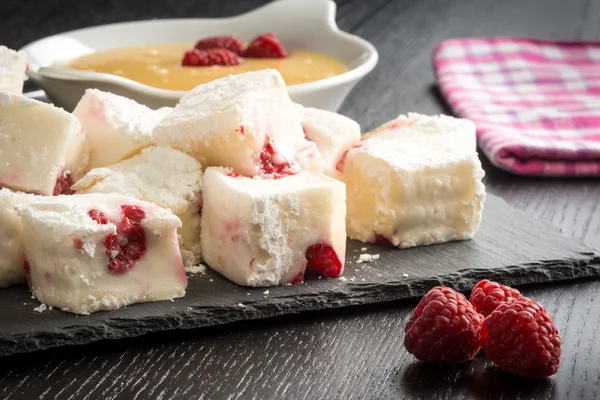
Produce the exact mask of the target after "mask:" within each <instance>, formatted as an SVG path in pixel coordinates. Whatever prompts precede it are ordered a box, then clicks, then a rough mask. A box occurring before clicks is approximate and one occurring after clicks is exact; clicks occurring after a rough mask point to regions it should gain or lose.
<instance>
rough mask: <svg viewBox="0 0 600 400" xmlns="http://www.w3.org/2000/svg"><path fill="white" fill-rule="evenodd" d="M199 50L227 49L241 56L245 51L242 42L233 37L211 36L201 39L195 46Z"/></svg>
mask: <svg viewBox="0 0 600 400" xmlns="http://www.w3.org/2000/svg"><path fill="white" fill-rule="evenodd" d="M194 47H195V48H197V49H198V50H208V49H227V50H229V51H232V52H234V53H235V54H237V55H239V56H241V55H242V52H243V51H244V44H243V43H242V41H241V40H240V39H238V38H236V37H235V36H232V35H222V36H211V37H207V38H204V39H200V40H199V41H198V42H196V45H195V46H194Z"/></svg>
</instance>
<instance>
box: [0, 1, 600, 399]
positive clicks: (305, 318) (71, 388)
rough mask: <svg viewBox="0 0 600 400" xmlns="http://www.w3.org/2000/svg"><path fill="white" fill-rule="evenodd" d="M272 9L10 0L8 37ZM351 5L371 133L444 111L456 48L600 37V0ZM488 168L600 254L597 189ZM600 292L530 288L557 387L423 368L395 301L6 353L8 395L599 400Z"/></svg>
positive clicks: (487, 370)
mask: <svg viewBox="0 0 600 400" xmlns="http://www.w3.org/2000/svg"><path fill="white" fill-rule="evenodd" d="M307 1H310V0H307ZM261 3H262V2H261V1H233V0H232V1H208V0H204V1H192V0H183V1H176V0H166V1H162V2H152V3H151V4H150V3H149V2H147V1H143V0H135V1H127V2H120V1H106V0H105V1H100V0H98V1H90V2H83V1H74V0H61V1H58V0H46V1H44V2H40V1H33V0H30V1H22V0H4V1H3V2H2V4H1V5H0V10H1V11H0V26H1V28H0V41H1V42H2V43H3V44H6V45H9V46H12V47H19V46H21V45H23V44H25V43H27V42H29V41H30V40H33V39H36V38H39V37H42V36H45V35H48V34H51V33H57V32H60V31H64V30H68V29H74V28H78V27H83V26H87V25H90V24H100V23H106V22H115V21H124V20H134V19H140V18H152V17H160V18H166V17H196V16H210V17H217V16H229V15H234V14H237V13H239V12H243V11H246V10H249V9H252V8H254V7H255V6H257V5H259V4H261ZM338 6H339V12H338V22H339V25H340V27H341V28H342V29H345V30H349V31H352V32H354V33H357V34H359V35H361V36H363V37H365V38H366V39H367V40H370V41H371V42H373V43H374V44H375V46H376V47H377V48H378V50H379V52H380V55H381V60H380V62H379V65H378V67H377V68H376V70H375V71H374V72H373V73H372V74H371V75H369V76H368V77H367V78H366V79H365V80H364V81H363V82H362V83H361V84H359V85H358V87H357V88H356V89H355V90H354V92H353V93H352V94H351V96H350V97H349V98H348V101H347V102H346V104H345V106H344V108H343V109H342V112H343V113H345V114H347V115H349V116H351V117H353V118H355V119H357V120H358V121H359V122H361V124H362V126H363V128H364V129H368V128H371V127H373V126H375V125H376V124H378V123H380V122H382V121H385V120H387V119H390V118H392V117H394V116H395V115H396V114H398V113H400V112H405V111H409V110H410V111H418V112H423V113H437V112H447V108H446V106H445V105H444V104H443V102H442V101H440V98H439V95H438V93H437V91H436V90H435V86H434V79H433V74H432V72H431V67H430V61H431V51H432V49H433V47H434V46H435V44H437V43H438V42H439V41H440V40H441V39H443V38H446V37H456V36H481V35H485V36H490V35H523V36H537V37H548V38H561V39H577V38H585V39H600V24H599V23H598V20H599V17H600V2H599V1H598V0H569V1H565V0H503V1H495V0H452V1H448V0H412V1H410V0H398V1H394V0H391V1H390V0H372V1H365V0H341V1H338ZM485 168H486V171H487V178H486V183H487V186H488V190H489V191H490V192H492V193H495V194H497V195H500V196H502V197H504V198H505V199H506V200H507V201H508V202H509V203H510V204H512V205H514V206H515V207H517V208H519V209H522V210H524V211H526V212H527V213H529V214H530V215H532V216H534V217H535V218H539V219H542V220H545V221H549V222H552V223H554V224H556V225H558V226H559V227H561V228H562V229H563V232H564V234H565V235H567V236H574V237H577V238H581V239H582V240H584V241H585V242H586V243H587V244H588V245H590V246H593V247H595V248H596V249H599V250H600V215H599V214H600V213H599V211H598V208H599V207H600V182H599V181H597V180H583V179H582V180H541V179H533V178H521V177H515V176H512V175H509V174H507V173H504V172H502V171H498V170H495V169H494V168H493V167H491V166H490V165H489V163H485ZM540 240H543V238H540ZM599 285H600V281H599V280H595V279H586V280H582V281H577V282H571V283H563V284H550V285H537V286H531V287H523V288H521V289H522V291H523V292H524V293H525V294H526V295H528V296H531V297H534V298H535V299H537V300H538V301H540V302H541V303H543V304H545V305H546V307H547V308H548V309H549V311H550V312H551V313H552V314H553V315H554V319H555V322H556V324H557V326H558V328H559V330H560V332H561V336H562V340H563V357H562V360H561V362H562V363H561V368H560V370H559V372H558V374H557V375H555V376H554V377H552V378H551V379H548V380H545V381H520V380H518V379H515V378H512V377H510V376H507V375H505V374H502V373H500V372H499V371H498V370H497V369H496V368H494V367H493V366H491V365H490V364H489V363H488V362H486V361H485V359H483V358H480V357H478V358H476V359H475V360H473V361H471V362H468V363H466V364H464V365H459V366H452V367H439V366H435V365H426V364H422V363H419V362H415V360H414V359H413V358H412V357H411V356H410V355H409V354H407V353H406V351H405V350H404V348H403V347H402V340H403V333H402V331H403V326H404V324H405V322H406V320H407V318H408V316H409V314H410V312H411V311H412V307H414V305H415V302H394V303H389V304H386V305H379V306H376V307H363V308H354V309H351V310H345V311H332V312H319V313H310V314H308V313H307V314H300V315H298V316H290V317H284V318H275V319H270V320H267V321H260V322H254V323H242V324H232V325H228V326H225V327H221V328H217V329H203V330H195V331H187V332H176V333H169V334H162V335H151V336H145V337H142V338H138V339H132V340H123V341H106V342H101V343H99V344H97V345H91V346H84V347H81V348H68V349H57V350H52V351H47V352H38V353H33V354H30V355H25V356H12V357H7V358H2V359H0V398H2V399H21V398H23V399H33V398H42V399H53V398H61V399H80V398H81V399H97V398H101V399H117V398H119V399H151V398H162V399H168V398H206V399H221V398H223V399H324V398H327V399H329V398H336V399H337V398H339V399H350V398H356V399H401V398H408V399H451V398H459V399H488V398H489V399H512V398H519V399H533V398H536V399H538V398H539V399H560V400H562V399H582V400H588V399H599V398H600V362H599V361H598V355H600V333H599V330H600V289H599ZM0 323H1V321H0Z"/></svg>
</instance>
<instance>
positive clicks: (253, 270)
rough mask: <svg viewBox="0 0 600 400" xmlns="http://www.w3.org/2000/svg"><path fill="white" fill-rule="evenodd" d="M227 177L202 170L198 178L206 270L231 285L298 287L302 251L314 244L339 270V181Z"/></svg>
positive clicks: (302, 176) (342, 236) (342, 241)
mask: <svg viewBox="0 0 600 400" xmlns="http://www.w3.org/2000/svg"><path fill="white" fill-rule="evenodd" d="M228 172H229V170H225V169H222V168H208V169H207V170H206V171H205V173H204V177H203V187H204V190H205V192H204V208H203V213H202V252H203V256H204V259H205V261H206V263H207V264H208V265H209V266H210V267H211V268H213V269H214V270H216V271H217V272H219V273H221V274H222V275H224V276H225V277H227V278H228V279H230V280H232V281H233V282H235V283H237V284H239V285H246V286H272V285H279V284H286V283H290V282H296V283H299V282H301V281H302V279H301V277H302V276H303V274H304V272H305V269H306V265H307V257H306V252H307V249H308V248H309V247H310V246H312V245H315V244H317V243H321V242H322V243H326V244H327V245H329V246H331V247H332V248H333V250H334V251H335V253H336V254H337V257H338V258H339V260H340V261H341V263H342V265H343V262H344V256H345V247H346V231H345V225H344V215H345V207H344V205H345V201H344V199H345V190H344V185H343V183H341V182H339V181H336V180H334V179H331V178H329V177H326V176H321V175H317V174H313V173H310V172H301V173H299V174H297V175H293V176H289V177H285V178H281V179H278V180H262V179H258V178H254V179H251V178H244V177H231V176H228V175H227V173H228ZM340 273H341V271H340Z"/></svg>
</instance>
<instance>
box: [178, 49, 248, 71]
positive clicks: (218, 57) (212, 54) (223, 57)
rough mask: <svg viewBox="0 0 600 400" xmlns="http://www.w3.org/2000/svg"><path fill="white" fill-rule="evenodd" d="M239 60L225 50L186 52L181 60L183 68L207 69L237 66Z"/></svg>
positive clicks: (236, 56)
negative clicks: (218, 66) (215, 66)
mask: <svg viewBox="0 0 600 400" xmlns="http://www.w3.org/2000/svg"><path fill="white" fill-rule="evenodd" d="M239 63H240V58H239V57H238V55H237V54H235V53H234V52H232V51H229V50H227V49H209V50H198V49H192V50H190V51H187V52H186V53H185V55H184V56H183V60H181V65H183V66H184V67H209V66H211V65H223V66H228V65H238V64H239Z"/></svg>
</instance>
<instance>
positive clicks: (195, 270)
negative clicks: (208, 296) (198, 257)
mask: <svg viewBox="0 0 600 400" xmlns="http://www.w3.org/2000/svg"><path fill="white" fill-rule="evenodd" d="M185 270H186V272H188V273H190V274H192V275H193V274H203V273H204V272H205V271H206V267H205V266H204V265H202V264H198V265H190V266H186V267H185ZM210 281H211V282H212V279H211V280H210Z"/></svg>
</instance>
